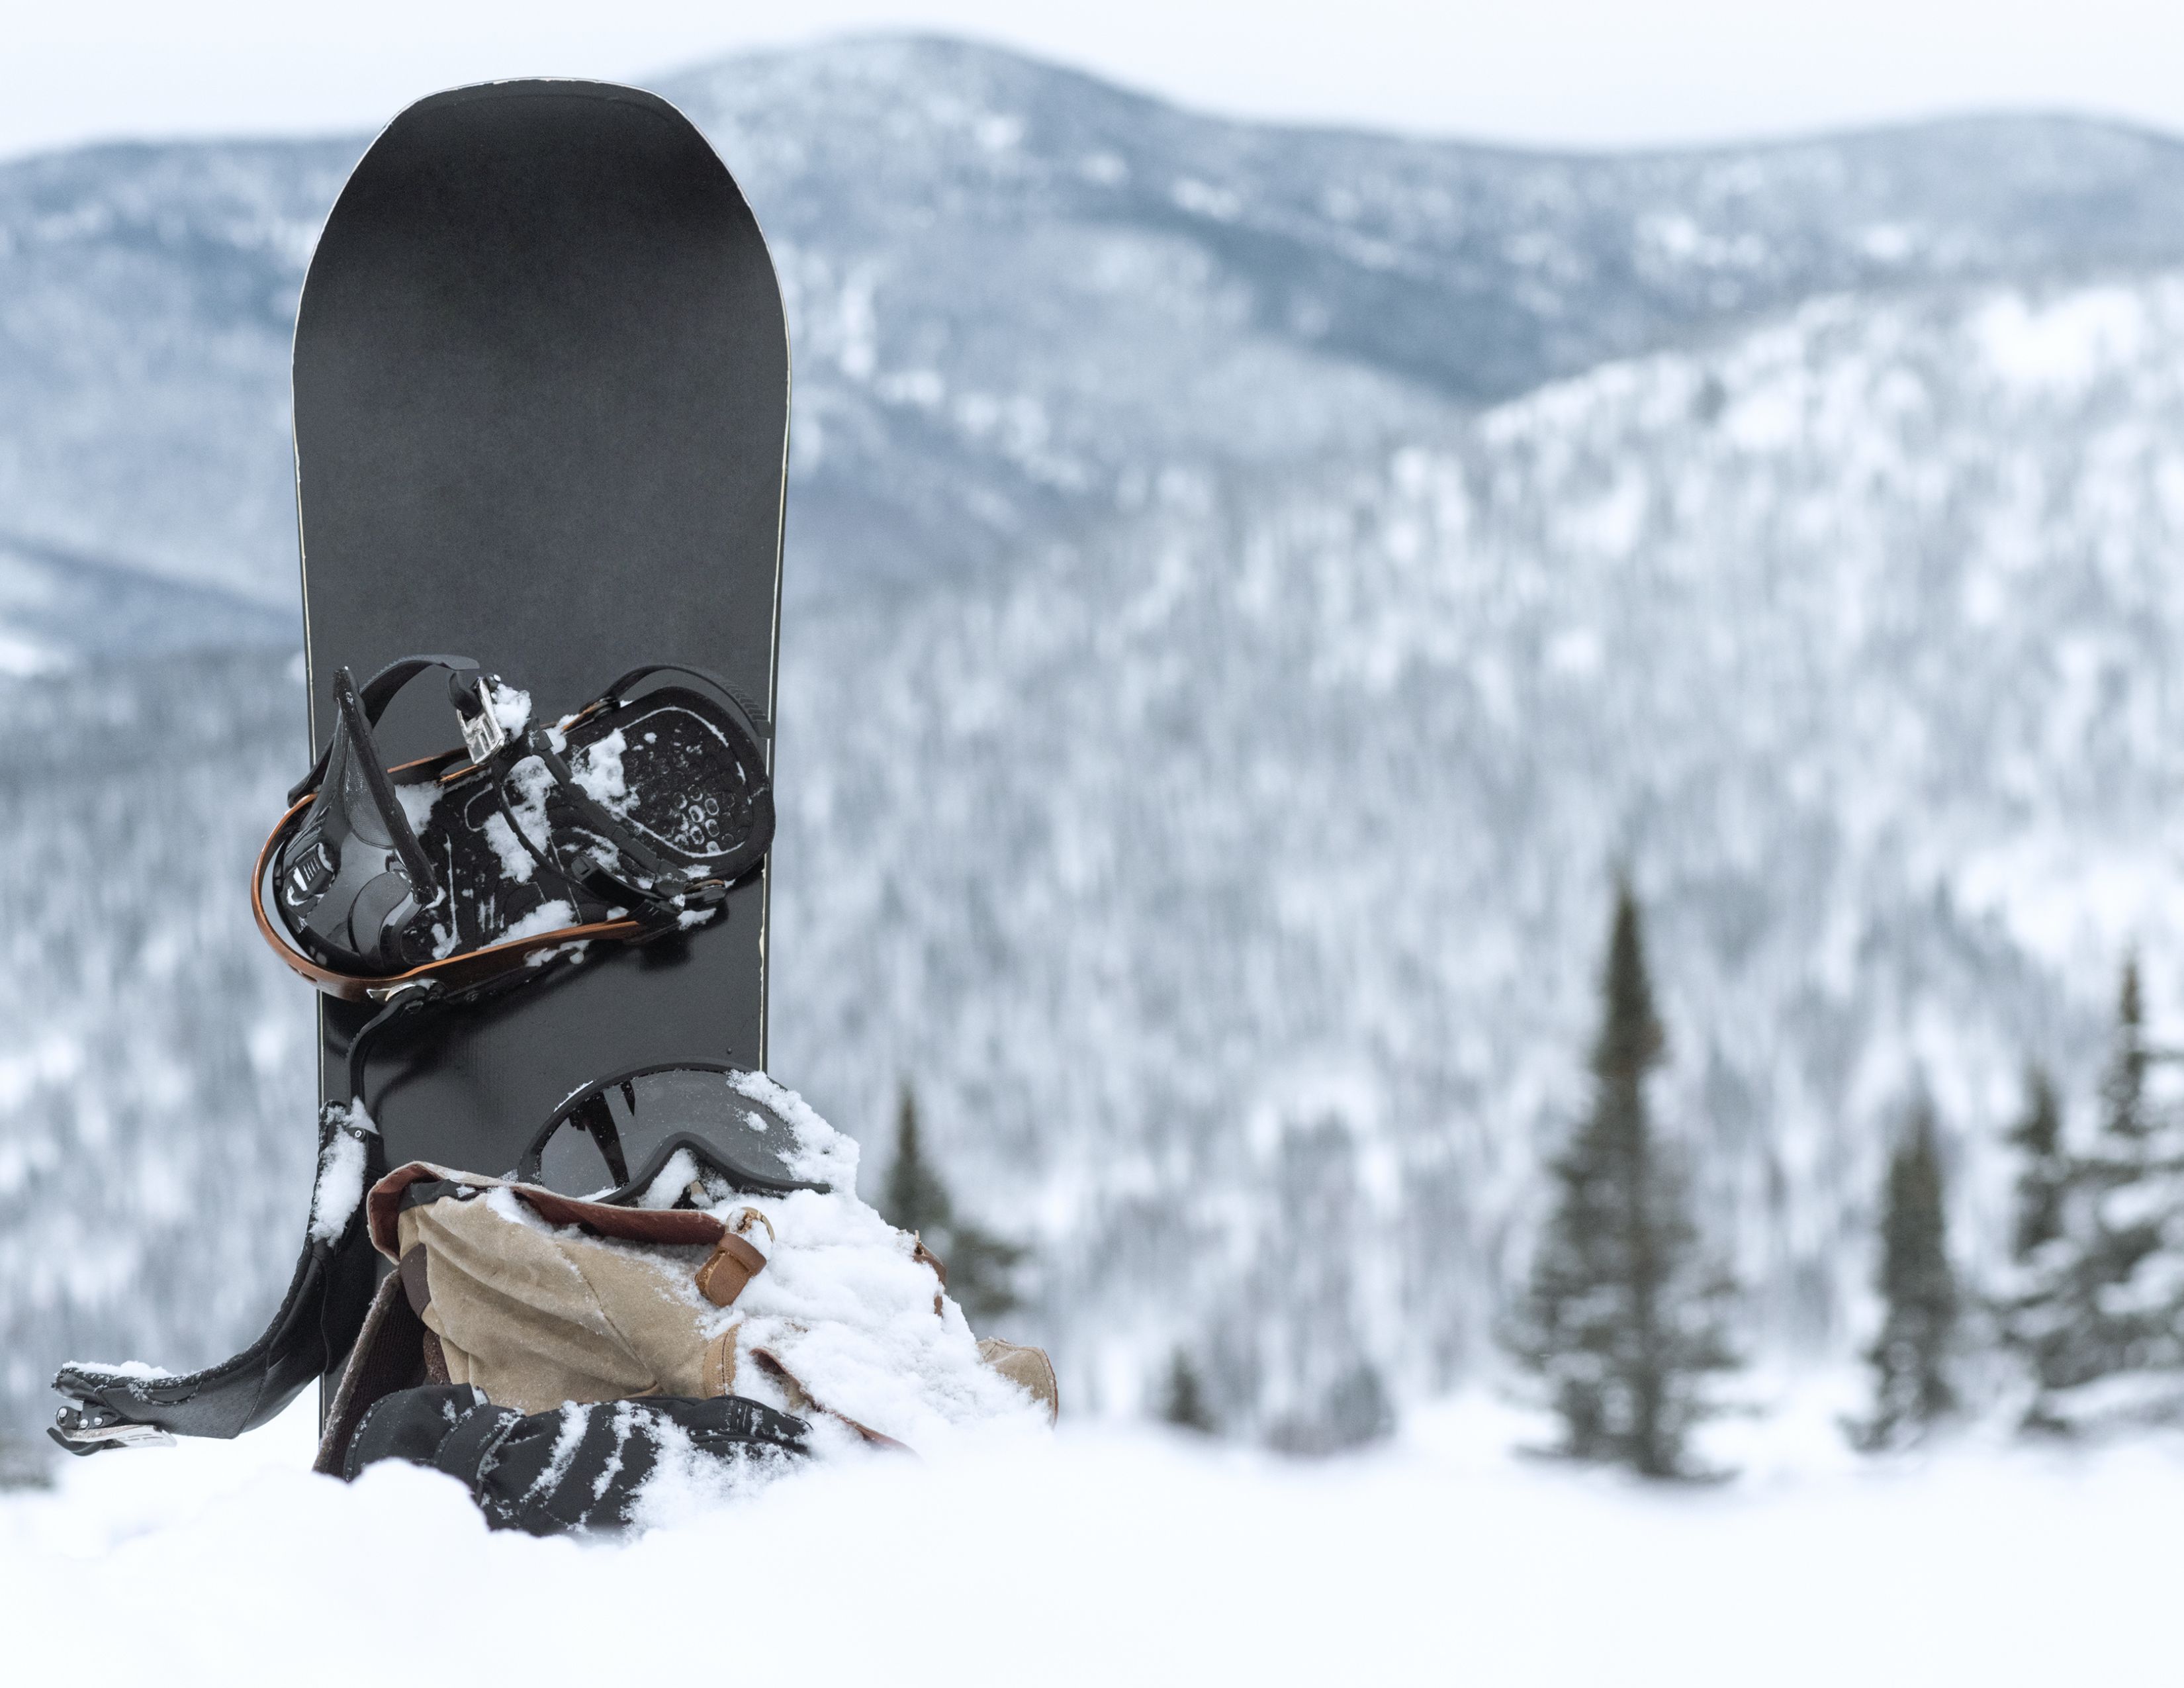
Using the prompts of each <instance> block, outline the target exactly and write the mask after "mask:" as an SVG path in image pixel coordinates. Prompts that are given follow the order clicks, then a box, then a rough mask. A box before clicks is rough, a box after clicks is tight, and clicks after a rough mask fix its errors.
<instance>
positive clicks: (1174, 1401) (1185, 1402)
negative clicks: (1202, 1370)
mask: <svg viewBox="0 0 2184 1688" xmlns="http://www.w3.org/2000/svg"><path fill="white" fill-rule="evenodd" d="M1160 1416H1161V1421H1162V1423H1167V1424H1173V1426H1175V1428H1176V1429H1178V1430H1195V1431H1197V1432H1198V1433H1199V1434H1200V1435H1212V1434H1213V1432H1214V1430H1215V1429H1217V1426H1216V1425H1215V1423H1214V1421H1213V1410H1212V1407H1208V1406H1207V1405H1206V1387H1205V1385H1204V1384H1201V1382H1200V1381H1199V1379H1198V1368H1197V1367H1195V1366H1194V1365H1192V1364H1191V1363H1190V1356H1189V1355H1188V1354H1186V1353H1184V1351H1183V1350H1182V1349H1180V1348H1178V1349H1177V1350H1176V1351H1175V1353H1174V1355H1173V1357H1171V1358H1170V1360H1169V1361H1168V1366H1167V1379H1166V1380H1165V1382H1164V1383H1163V1384H1162V1389H1161V1401H1160Z"/></svg>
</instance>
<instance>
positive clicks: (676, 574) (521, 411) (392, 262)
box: [55, 81, 788, 1453]
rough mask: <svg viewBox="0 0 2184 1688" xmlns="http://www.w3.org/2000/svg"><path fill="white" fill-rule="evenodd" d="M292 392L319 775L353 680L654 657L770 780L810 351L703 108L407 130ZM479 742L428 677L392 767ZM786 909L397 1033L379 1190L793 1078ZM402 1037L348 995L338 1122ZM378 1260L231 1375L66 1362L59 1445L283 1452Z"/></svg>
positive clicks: (336, 1272) (485, 100)
mask: <svg viewBox="0 0 2184 1688" xmlns="http://www.w3.org/2000/svg"><path fill="white" fill-rule="evenodd" d="M295 378H296V480H297V504H298V515H299V518H300V521H301V524H302V529H303V571H304V637H305V646H306V654H307V659H308V664H309V667H308V673H309V684H310V700H311V722H310V726H311V743H310V755H309V756H299V757H298V771H299V772H300V771H301V770H302V768H303V767H304V766H307V765H308V763H309V760H310V758H311V756H315V755H316V754H317V752H318V749H320V746H322V745H323V744H326V740H327V738H328V736H329V734H330V733H331V729H332V725H333V709H332V701H331V699H332V682H333V677H334V674H335V671H337V669H338V668H341V667H343V666H347V667H348V669H349V670H350V671H351V672H352V673H354V675H355V677H357V679H358V680H359V682H361V681H362V680H364V679H365V677H368V676H369V675H370V674H372V673H373V672H375V671H377V670H378V669H380V668H381V667H382V666H385V665H386V664H387V663H388V662H390V661H393V660H395V659H397V658H399V657H404V656H409V655H425V654H433V653H447V654H456V655H464V656H468V657H471V658H475V659H476V660H477V661H478V662H479V663H481V664H482V665H483V666H485V667H486V668H487V670H489V671H494V672H497V673H499V675H501V676H502V677H504V679H505V680H506V681H508V682H510V683H511V684H514V685H516V686H520V687H523V688H526V689H528V690H529V691H530V693H531V694H532V713H533V716H534V717H538V718H543V719H544V720H548V721H551V720H553V719H554V718H557V717H558V716H561V715H564V714H566V713H568V712H569V711H571V710H574V709H576V708H577V707H578V706H579V705H582V704H584V703H587V702H588V701H590V700H591V699H593V698H594V697H596V696H598V695H599V694H600V693H601V692H602V691H603V690H604V688H606V687H607V686H608V685H610V683H612V682H614V681H615V680H616V678H617V677H620V676H621V675H622V674H624V673H625V672H627V671H629V670H630V669H632V668H635V667H638V666H641V665H643V664H646V663H654V662H672V663H683V664H688V665H689V666H694V667H696V668H699V669H703V670H705V671H709V672H710V673H712V674H714V675H715V676H716V677H719V678H720V679H721V680H722V681H724V682H727V685H728V686H729V687H731V688H733V690H734V692H735V693H736V694H738V696H739V697H740V698H741V699H742V700H743V701H744V704H745V705H746V707H747V709H749V708H753V707H755V713H756V715H757V716H758V717H759V718H758V719H756V720H755V721H754V723H753V724H754V725H755V727H756V728H757V729H758V731H759V733H760V737H761V738H763V739H764V740H765V741H766V758H767V763H768V766H769V771H770V770H771V766H772V741H773V721H772V713H773V699H774V658H775V652H776V648H777V633H778V611H779V607H780V602H781V516H782V490H783V471H784V468H785V465H786V456H787V450H788V338H787V331H786V328H785V326H784V323H783V316H782V309H781V294H780V291H779V289H778V287H777V285H776V283H775V281H774V275H773V268H772V265H771V264H770V263H769V261H768V260H767V258H766V243H765V242H764V241H763V240H762V239H761V238H760V235H759V231H758V226H757V224H756V223H755V222H754V221H753V220H752V219H751V214H750V210H749V207H748V206H746V205H745V204H744V200H743V196H742V195H741V194H740V193H739V192H737V190H736V185H735V183H734V182H733V181H731V180H730V179H729V176H728V173H727V169H726V168H725V167H724V166H723V165H722V164H721V161H720V159H718V158H717V157H716V156H715V155H714V153H713V150H712V148H710V147H709V146H707V145H706V143H705V138H704V137H703V136H700V135H699V133H698V131H696V130H695V129H694V128H693V127H692V126H691V125H689V123H688V121H686V120H684V119H683V118H682V116H681V115H680V114H678V113H677V112H676V111H675V110H674V109H673V108H672V107H671V106H669V105H667V104H666V103H665V102H663V101H661V100H659V99H657V98H655V97H653V96H652V95H650V94H646V93H640V92H637V91H636V90H634V89H630V88H617V87H610V86H604V85H603V84H599V83H590V82H548V81H535V82H501V83H494V84H492V85H490V86H484V87H477V88H464V89H459V90H457V91H456V92H452V93H445V94H439V95H436V96H435V97H432V98H431V99H428V100H423V101H421V102H420V103H417V104H416V105H414V106H412V107H410V108H409V110H408V111H406V112H404V113H403V114H402V115H401V116H399V117H398V118H397V119H395V120H394V121H393V123H392V124H391V125H388V127H387V131H386V132H385V133H384V134H382V136H380V137H379V139H378V140H377V141H376V142H373V143H372V147H371V149H370V151H369V152H368V153H365V157H364V159H363V161H362V162H361V163H360V164H358V165H357V167H356V171H355V174H354V175H352V176H351V177H350V178H349V181H348V186H347V187H344V188H343V190H342V195H341V198H339V199H338V200H337V202H336V203H335V205H334V209H333V213H332V214H331V217H330V218H329V219H328V220H327V223H326V232H325V234H324V235H323V236H321V237H320V242H319V248H318V251H317V253H316V254H315V256H314V257H313V259H312V260H311V266H310V270H309V273H308V275H307V276H306V277H305V279H304V298H303V304H302V307H301V309H300V311H299V313H298V319H297V324H296V365H295ZM459 738H460V727H459V724H458V722H457V721H456V718H455V716H454V710H453V709H452V708H451V706H450V705H449V704H448V696H447V690H446V687H445V685H444V684H440V685H434V684H432V683H430V682H421V683H419V684H418V685H416V686H415V687H412V688H410V689H409V691H408V692H407V693H405V694H403V695H402V696H401V697H400V698H399V699H398V700H397V701H396V703H395V705H394V707H393V710H391V711H390V712H389V713H388V714H387V716H386V717H385V718H384V719H383V720H382V723H381V727H380V732H379V745H380V749H381V750H382V753H383V754H384V755H386V757H387V759H388V760H390V761H393V762H400V761H404V760H411V759H413V758H416V757H421V756H424V755H430V754H432V753H434V752H437V751H440V750H443V749H450V748H452V747H453V746H454V744H456V743H457V742H458V739H459ZM298 748H299V749H300V748H301V747H298ZM238 866H239V864H238ZM766 896H767V875H766V870H764V869H763V868H761V869H760V871H759V872H757V873H755V874H754V875H752V876H751V877H748V878H746V879H744V881H742V882H741V883H740V884H739V885H738V888H737V889H735V890H734V891H733V892H732V893H730V894H729V896H728V899H727V906H726V908H725V909H724V910H723V911H722V912H721V914H718V915H716V916H714V918H713V920H712V921H711V922H710V924H708V925H704V926H700V927H698V928H694V930H691V931H689V932H687V933H677V935H676V936H674V937H672V938H667V939H658V940H655V942H653V943H652V944H647V945H645V946H643V948H640V949H633V950H632V949H621V948H609V947H606V946H604V945H594V946H593V951H592V953H591V955H589V956H588V957H587V958H586V959H585V960H583V961H580V962H577V963H573V964H571V963H568V962H561V963H558V964H556V965H554V966H553V967H549V968H547V969H545V970H543V971H542V972H541V975H540V977H539V978H538V982H537V983H529V984H526V985H523V986H521V987H520V988H518V989H515V990H514V991H512V992H510V994H506V995H504V996H502V997H500V998H499V999H497V1000H493V1001H491V1002H488V1003H487V1004H484V1005H482V1006H461V1005H451V1006H445V1007H433V1008H426V1009H423V1010H421V1011H418V1012H415V1013H413V1014H409V1015H407V1016H406V1017H403V1018H399V1019H397V1020H394V1021H393V1022H390V1024H389V1025H388V1027H387V1028H384V1029H383V1030H382V1034H381V1035H380V1036H378V1037H377V1038H376V1039H375V1040H374V1041H373V1043H372V1044H370V1045H369V1046H368V1048H369V1053H370V1060H369V1064H368V1066H367V1067H366V1070H365V1076H364V1084H363V1089H364V1099H365V1104H366V1106H367V1109H368V1111H370V1114H371V1115H372V1117H373V1118H374V1120H375V1121H376V1123H377V1126H378V1128H379V1131H380V1136H381V1147H382V1151H383V1152H382V1164H383V1165H385V1166H387V1167H397V1166H399V1165H401V1164H402V1163H403V1162H407V1161H412V1160H428V1161H434V1162H440V1163H442V1164H443V1165H447V1166H450V1167H457V1168H460V1169H461V1170H464V1171H468V1172H476V1173H486V1174H488V1175H490V1174H494V1173H504V1172H507V1171H510V1170H512V1169H513V1168H514V1167H515V1164H516V1162H517V1160H518V1158H519V1157H520V1156H521V1153H522V1151H523V1149H524V1147H525V1146H526V1144H527V1143H528V1142H529V1140H530V1139H531V1137H532V1134H534V1133H535V1132H536V1131H537V1130H538V1128H539V1127H540V1126H541V1125H543V1123H545V1122H546V1120H547V1118H548V1117H549V1115H551V1113H552V1112H553V1111H554V1106H555V1105H556V1104H557V1103H559V1102H560V1101H561V1100H563V1099H564V1098H565V1096H567V1095H569V1094H570V1092H571V1091H573V1090H575V1089H578V1088H579V1087H581V1086H582V1085H583V1084H587V1083H588V1082H589V1081H591V1080H593V1079H596V1078H606V1077H610V1076H612V1075H614V1074H616V1073H619V1072H625V1071H627V1070H629V1069H631V1068H633V1067H642V1066H648V1065H652V1064H655V1063H660V1062H669V1061H679V1060H694V1059H695V1060H707V1061H728V1062H732V1063H733V1064H735V1065H737V1066H742V1067H763V1066H764V1065H765V1062H766ZM375 1012H376V1009H375V1008H374V1007H373V1006H370V1005H350V1004H345V1003H337V1002H335V1001H333V1000H330V999H326V998H321V999H320V1009H319V1013H320V1021H319V1024H320V1059H319V1078H320V1095H321V1097H322V1099H323V1100H325V1101H327V1102H343V1101H346V1100H348V1095H349V1078H348V1066H349V1062H348V1050H349V1045H350V1043H351V1040H352V1039H353V1038H354V1035H355V1033H356V1031H357V1029H358V1028H359V1026H361V1025H362V1024H363V1023H364V1022H365V1020H366V1019H367V1018H369V1017H370V1016H371V1015H372V1014H374V1013H375ZM335 1119H336V1117H332V1116H329V1117H327V1118H326V1119H325V1120H323V1121H322V1122H321V1130H322V1132H325V1133H331V1131H332V1130H333V1129H334V1127H335ZM298 1123H301V1122H298ZM323 1140H324V1141H325V1142H326V1143H327V1144H329V1145H331V1141H332V1139H331V1136H328V1137H326V1138H325V1139H323ZM376 1264H377V1262H376V1256H374V1255H373V1254H372V1252H371V1250H370V1244H369V1242H368V1240H366V1239H365V1234H364V1230H363V1228H362V1225H361V1223H359V1221H358V1220H357V1219H356V1218H355V1217H351V1219H350V1222H349V1223H348V1226H347V1228H346V1229H345V1230H344V1231H343V1233H342V1234H341V1235H340V1236H339V1237H338V1238H333V1237H327V1236H322V1235H320V1234H316V1233H314V1234H312V1235H310V1236H309V1237H307V1238H306V1240H305V1243H304V1251H303V1254H302V1256H301V1257H300V1258H299V1259H298V1262H297V1265H296V1273H295V1276H294V1279H293V1280H292V1282H291V1284H290V1285H289V1289H288V1292H287V1295H286V1296H285V1297H284V1298H283V1300H282V1302H281V1308H280V1311H279V1312H277V1313H276V1315H275V1317H274V1319H273V1322H272V1323H271V1324H270V1326H268V1328H267V1329H266V1331H265V1334H263V1335H262V1336H260V1337H259V1339H258V1340H257V1341H256V1342H254V1343H253V1344H252V1345H250V1347H248V1349H246V1350H244V1351H242V1353H240V1354H238V1355H237V1356H235V1357H233V1358H232V1359H231V1360H228V1361H225V1362H221V1363H220V1364H219V1365H217V1366H213V1367H209V1368H206V1369H205V1370H203V1371H201V1372H196V1373H187V1374H186V1375H183V1376H180V1377H173V1376H163V1377H159V1378H155V1379H146V1378H143V1377H142V1376H137V1375H132V1374H131V1373H128V1372H127V1371H123V1372H119V1373H117V1372H115V1371H114V1370H112V1369H111V1368H104V1367H97V1366H85V1365H77V1364H71V1365H65V1366H64V1367H63V1368H61V1372H60V1374H59V1375H58V1377H57V1378H56V1379H55V1387H56V1388H57V1389H58V1390H59V1392H60V1394H61V1395H62V1396H63V1398H64V1402H65V1403H66V1404H64V1407H63V1408H62V1409H61V1412H60V1413H59V1415H58V1418H57V1421H56V1428H55V1435H56V1437H57V1439H58V1440H60V1441H61V1443H62V1444H63V1446H67V1447H69V1448H70V1451H74V1452H78V1453H82V1452H88V1451H97V1450H98V1449H100V1448H103V1447H111V1446H125V1445H127V1442H128V1440H131V1438H132V1437H133V1436H134V1434H135V1430H136V1428H137V1427H143V1426H158V1427H162V1428H164V1429H169V1430H173V1431H175V1432H179V1433H180V1434H182V1435H203V1436H232V1435H237V1434H238V1433H239V1432H240V1431H242V1430H245V1429H249V1428H251V1427H252V1426H253V1425H255V1424H259V1423H265V1420H266V1419H267V1418H270V1417H271V1416H272V1415H273V1414H274V1413H275V1412H278V1411H279V1410H280V1408H281V1406H282V1405H283V1404H284V1403H286V1402H287V1401H289V1400H291V1399H292V1398H293V1396H295V1395H296V1393H297V1392H298V1390H302V1389H303V1388H304V1387H305V1386H306V1385H307V1384H309V1382H310V1381H311V1379H313V1378H315V1377H321V1376H323V1375H325V1374H326V1373H327V1371H328V1368H330V1367H333V1366H336V1365H337V1364H338V1363H339V1362H340V1361H341V1359H342V1357H343V1353H344V1351H346V1350H347V1349H348V1347H349V1345H350V1344H351V1343H352V1342H353V1341H354V1339H355V1336H356V1334H357V1330H358V1328H359V1324H360V1323H361V1322H362V1320H363V1318H364V1316H365V1302H366V1301H368V1300H369V1299H370V1295H371V1284H372V1279H373V1275H374V1273H375V1270H376Z"/></svg>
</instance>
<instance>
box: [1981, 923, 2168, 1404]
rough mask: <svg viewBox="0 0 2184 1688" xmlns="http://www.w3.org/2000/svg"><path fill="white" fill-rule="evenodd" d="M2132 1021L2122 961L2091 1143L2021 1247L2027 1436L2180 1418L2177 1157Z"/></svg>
mask: <svg viewBox="0 0 2184 1688" xmlns="http://www.w3.org/2000/svg"><path fill="white" fill-rule="evenodd" d="M2144 1018H2145V1015H2144V1007H2143V1004H2142V1000H2141V996H2140V991H2139V980H2138V968H2137V963H2136V962H2135V961H2133V962H2126V964H2125V967H2124V972H2123V985H2122V989H2121V990H2120V993H2119V994H2118V1000H2117V1010H2116V1033H2115V1044H2114V1048H2113V1050H2111V1051H2110V1054H2109V1064H2108V1069H2107V1072H2106V1073H2105V1074H2104V1075H2103V1079H2102V1083H2101V1121H2100V1128H2099V1131H2098V1136H2097V1137H2096V1139H2095V1140H2094V1141H2093V1143H2092V1145H2090V1146H2089V1147H2088V1148H2087V1150H2085V1152H2084V1153H2082V1154H2079V1155H2075V1156H2068V1157H2067V1158H2066V1161H2065V1165H2064V1175H2063V1178H2062V1187H2061V1193H2060V1199H2059V1203H2058V1208H2059V1229H2058V1234H2056V1235H2055V1236H2053V1238H2051V1239H2049V1240H2046V1241H2043V1242H2041V1243H2038V1244H2037V1245H2035V1247H2034V1248H2033V1249H2032V1250H2031V1252H2030V1254H2029V1256H2028V1258H2027V1263H2026V1267H2025V1273H2024V1282H2023V1287H2022V1289H2021V1291H2020V1295H2019V1296H2018V1298H2017V1301H2016V1302H2015V1305H2014V1307H2013V1310H2012V1318H2011V1321H2010V1328H2011V1334H2012V1337H2013V1340H2014V1345H2015V1346H2016V1348H2017V1349H2018V1351H2019V1352H2020V1355H2021V1356H2022V1357H2023V1358H2024V1360H2025V1364H2026V1366H2027V1368H2028V1370H2029V1371H2030V1373H2031V1381H2032V1384H2033V1388H2034V1396H2033V1401H2032V1403H2031V1407H2030V1408H2029V1409H2028V1410H2027V1412H2026V1414H2025V1424H2026V1427H2027V1428H2028V1429H2038V1430H2048V1431H2058V1432H2076V1431H2081V1430H2086V1429H2095V1428H2098V1427H2100V1426H2102V1425H2103V1424H2107V1423H2115V1422H2123V1421H2133V1420H2137V1421H2144V1420H2167V1419H2174V1418H2178V1417H2179V1416H2184V1202H2180V1196H2184V1188H2181V1187H2180V1186H2181V1185H2184V1153H2180V1150H2179V1142H2178V1122H2177V1120H2176V1117H2175V1114H2174V1111H2173V1110H2165V1109H2163V1108H2161V1107H2159V1106H2157V1105H2156V1104H2155V1103H2154V1101H2153V1100H2152V1099H2151V1098H2150V1097H2149V1096H2148V1085H2147V1078H2148V1069H2149V1068H2150V1067H2151V1066H2152V1064H2153V1056H2152V1054H2151V1052H2150V1051H2149V1050H2148V1047H2147V1043H2146V1033H2145V1025H2144Z"/></svg>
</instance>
